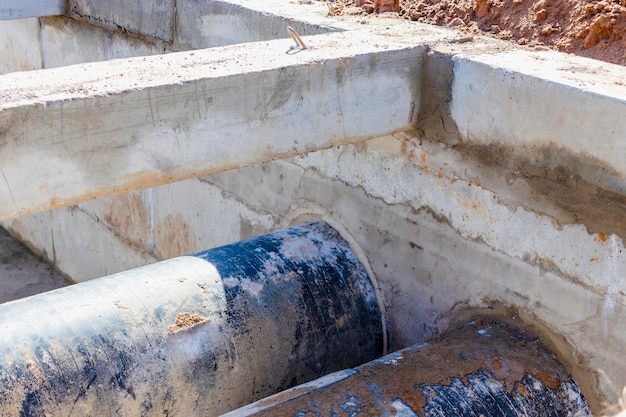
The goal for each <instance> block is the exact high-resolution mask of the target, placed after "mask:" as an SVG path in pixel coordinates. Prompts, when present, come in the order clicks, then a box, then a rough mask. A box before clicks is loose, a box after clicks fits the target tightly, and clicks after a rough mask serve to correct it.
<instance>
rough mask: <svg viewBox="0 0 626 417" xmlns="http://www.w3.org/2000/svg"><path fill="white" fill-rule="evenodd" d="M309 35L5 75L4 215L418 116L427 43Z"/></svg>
mask: <svg viewBox="0 0 626 417" xmlns="http://www.w3.org/2000/svg"><path fill="white" fill-rule="evenodd" d="M364 38H365V37H364ZM307 41H308V44H309V45H310V49H307V50H300V51H299V50H295V49H292V41H291V39H288V40H276V41H270V42H260V43H256V44H242V45H234V46H230V47H224V48H214V49H210V50H201V51H195V52H180V53H174V54H168V55H159V56H151V57H142V58H135V59H128V60H112V61H107V62H99V63H92V64H85V65H75V66H69V67H63V68H59V69H52V70H46V72H45V77H42V75H43V73H42V72H39V71H31V72H24V73H12V74H7V75H4V76H2V77H0V85H2V86H3V88H2V90H0V141H1V142H2V147H1V148H0V160H1V161H2V166H1V167H0V168H1V169H0V171H1V173H2V176H1V177H0V196H1V198H0V219H8V218H12V217H15V216H20V215H24V214H29V213H34V212H38V211H44V210H49V209H53V208H56V207H61V206H67V205H72V204H76V203H78V202H81V201H87V200H91V199H95V198H99V197H104V196H107V195H112V194H121V193H125V192H128V191H131V190H136V189H143V188H149V187H153V186H156V185H160V184H166V183H170V182H174V181H178V180H183V179H187V178H192V177H198V176H202V175H207V174H210V173H214V172H218V171H222V170H226V169H231V168H236V167H241V166H245V165H250V164H255V163H260V162H264V161H269V160H273V159H278V158H283V157H286V156H290V155H296V154H300V153H305V152H308V151H313V150H318V149H324V148H329V147H332V146H337V145H341V144H346V143H353V142H358V141H361V140H365V139H369V138H372V137H376V136H382V135H385V134H389V133H392V132H397V131H401V130H405V129H408V128H410V127H411V126H412V123H413V121H414V114H415V111H416V109H418V108H419V98H420V80H421V73H420V71H421V67H422V59H423V54H424V52H425V50H426V47H425V46H424V45H417V46H415V45H414V43H407V42H395V41H392V40H385V39H384V38H381V39H377V42H372V39H371V37H370V38H367V39H364V40H362V41H360V40H358V39H355V37H354V36H353V35H352V36H351V35H347V34H342V33H335V34H328V35H318V36H315V37H310V38H309V39H307Z"/></svg>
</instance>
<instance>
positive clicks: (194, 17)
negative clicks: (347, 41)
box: [176, 0, 337, 49]
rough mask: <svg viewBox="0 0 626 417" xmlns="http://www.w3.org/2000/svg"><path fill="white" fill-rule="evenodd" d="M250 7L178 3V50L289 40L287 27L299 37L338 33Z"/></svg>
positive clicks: (180, 0)
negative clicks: (292, 29) (293, 30)
mask: <svg viewBox="0 0 626 417" xmlns="http://www.w3.org/2000/svg"><path fill="white" fill-rule="evenodd" d="M244 5H245V6H248V5H247V4H245V3H244V4H235V3H232V2H223V1H206V2H198V1H197V0H178V1H177V2H176V19H177V22H176V28H177V30H176V44H178V48H181V49H182V48H191V49H201V48H212V47H216V46H224V45H231V44H234V43H243V42H258V41H263V40H270V39H281V38H287V37H288V36H289V35H288V33H287V30H286V28H287V26H291V27H292V28H294V29H295V30H296V31H297V32H298V34H299V35H301V36H307V35H318V34H321V33H326V32H331V31H336V30H337V29H336V28H334V27H332V26H327V25H324V24H323V23H322V24H315V23H308V22H303V21H302V20H299V19H293V18H288V17H285V16H282V15H280V14H277V11H276V10H274V11H267V12H263V13H261V12H259V11H257V10H252V9H250V8H248V7H244Z"/></svg>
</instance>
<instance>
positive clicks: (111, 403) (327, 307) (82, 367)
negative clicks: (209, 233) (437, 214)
mask: <svg viewBox="0 0 626 417" xmlns="http://www.w3.org/2000/svg"><path fill="white" fill-rule="evenodd" d="M381 329H382V326H381V314H380V311H379V308H378V304H377V301H376V297H375V294H374V288H373V287H372V284H371V282H370V280H369V277H368V275H367V273H366V271H365V269H364V267H363V265H362V264H361V263H360V262H359V260H358V259H357V258H356V256H355V255H354V253H353V252H352V250H351V249H350V247H349V246H348V244H347V242H346V241H345V240H343V239H342V238H341V237H340V236H339V234H338V233H337V232H336V231H335V230H333V229H332V228H330V227H329V226H328V225H327V224H325V223H313V224H309V225H304V226H300V227H294V228H292V229H289V230H286V231H282V232H276V233H272V234H269V235H266V236H261V237H258V238H254V239H251V240H248V241H244V242H239V243H235V244H232V245H228V246H224V247H221V248H217V249H212V250H208V251H206V252H201V253H198V254H196V255H194V256H186V257H180V258H175V259H171V260H169V261H164V262H161V263H157V264H154V265H150V266H146V267H142V268H137V269H134V270H131V271H127V272H123V273H120V274H115V275H111V276H108V277H105V278H100V279H97V280H92V281H88V282H85V283H81V284H76V285H73V286H71V287H66V288H62V289H59V290H55V291H52V292H49V293H44V294H40V295H37V296H33V297H30V298H26V299H23V300H18V301H14V302H10V303H7V304H4V305H0V331H1V332H2V337H1V338H0V415H2V416H5V417H23V416H55V417H56V416H63V417H68V416H80V417H84V416H94V417H95V416H97V417H102V416H170V417H171V416H184V417H189V416H203V417H207V416H215V415H219V414H221V413H224V412H226V411H229V410H232V409H234V408H236V407H239V406H242V405H244V404H248V403H250V402H252V401H255V400H257V399H259V398H263V397H265V396H267V395H270V394H272V393H275V392H278V391H281V390H284V389H286V388H288V387H290V386H293V385H296V384H301V383H303V382H305V381H309V380H311V379H314V378H317V377H319V376H321V375H324V374H325V373H328V372H332V371H336V370H338V369H342V368H345V367H350V366H355V365H357V364H359V363H363V362H365V361H367V360H371V359H373V358H375V357H378V356H379V355H380V354H381V353H382V349H383V346H382V345H383V335H382V330H381Z"/></svg>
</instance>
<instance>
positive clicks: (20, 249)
mask: <svg viewBox="0 0 626 417" xmlns="http://www.w3.org/2000/svg"><path fill="white" fill-rule="evenodd" d="M67 285H70V281H68V280H67V279H65V278H64V277H63V276H61V274H59V273H58V272H56V271H55V270H54V269H53V268H52V267H51V266H50V265H49V264H48V263H46V262H44V261H42V260H41V258H39V257H37V256H35V254H33V253H32V251H30V250H29V249H28V248H27V247H25V246H24V245H23V244H22V243H21V242H19V241H18V240H17V239H15V238H13V237H11V236H10V235H9V234H8V233H7V231H6V230H4V229H2V228H0V303H5V302H7V301H12V300H17V299H20V298H24V297H28V296H31V295H35V294H39V293H42V292H46V291H50V290H54V289H56V288H61V287H65V286H67Z"/></svg>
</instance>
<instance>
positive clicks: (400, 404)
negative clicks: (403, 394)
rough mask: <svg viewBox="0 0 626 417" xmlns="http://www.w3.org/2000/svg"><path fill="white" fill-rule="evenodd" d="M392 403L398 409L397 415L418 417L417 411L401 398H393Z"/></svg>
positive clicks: (398, 416)
mask: <svg viewBox="0 0 626 417" xmlns="http://www.w3.org/2000/svg"><path fill="white" fill-rule="evenodd" d="M391 405H392V406H393V408H395V409H396V417H418V415H417V414H415V411H413V409H412V408H411V407H409V406H408V405H407V404H406V403H405V402H404V401H402V400H401V399H400V398H396V399H395V400H393V401H392V402H391Z"/></svg>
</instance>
